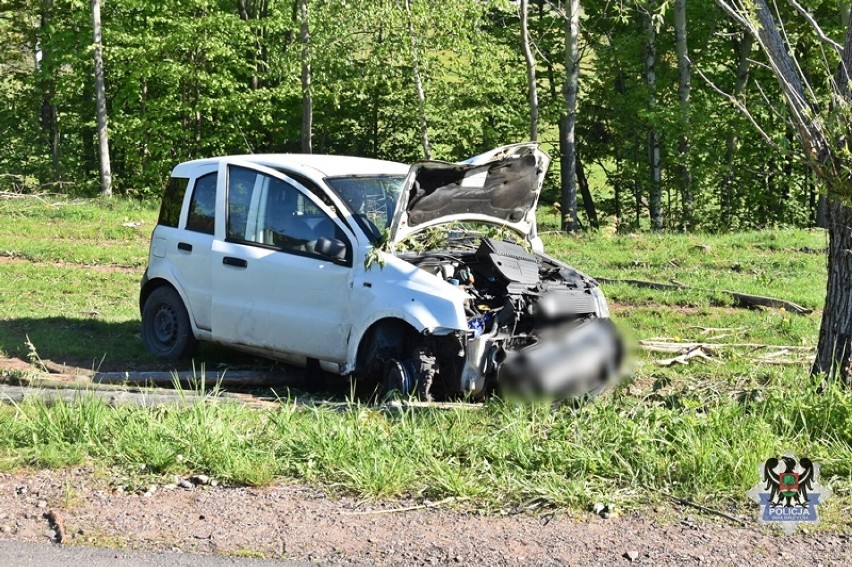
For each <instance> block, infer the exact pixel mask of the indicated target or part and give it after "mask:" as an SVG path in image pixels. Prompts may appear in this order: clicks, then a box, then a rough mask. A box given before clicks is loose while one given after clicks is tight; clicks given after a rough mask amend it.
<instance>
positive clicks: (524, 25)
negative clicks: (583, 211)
mask: <svg viewBox="0 0 852 567" xmlns="http://www.w3.org/2000/svg"><path fill="white" fill-rule="evenodd" d="M569 5H573V2H572V1H571V0H569ZM520 10H521V48H522V49H523V51H524V60H525V61H526V64H527V84H528V88H529V101H530V103H529V104H530V140H532V141H533V142H535V141H536V140H538V88H537V87H536V83H535V57H533V54H532V47H531V46H530V32H529V25H528V19H529V0H521V3H520ZM569 19H570V18H569ZM566 51H567V47H566ZM575 195H576V192H575ZM574 208H575V209H576V208H577V206H576V203H575V205H574ZM566 214H567V211H565V210H564V209H563V212H562V215H563V217H564V216H565V215H566ZM563 224H564V221H563Z"/></svg>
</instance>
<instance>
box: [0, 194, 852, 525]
mask: <svg viewBox="0 0 852 567" xmlns="http://www.w3.org/2000/svg"><path fill="white" fill-rule="evenodd" d="M0 207H2V208H3V209H4V212H6V213H9V214H5V215H3V216H2V217H0V242H1V243H2V244H0V250H4V251H5V252H6V255H7V256H12V257H15V258H18V259H16V260H13V261H6V262H4V263H2V264H0V350H2V351H4V352H6V353H8V354H10V355H14V356H19V357H21V358H23V359H25V360H26V355H27V353H28V347H27V345H26V337H27V336H29V338H30V339H31V341H32V343H33V344H34V345H35V347H36V348H37V349H38V353H39V356H41V357H42V358H44V359H51V360H59V361H62V360H64V357H72V358H77V359H80V360H84V361H85V360H91V361H96V360H99V359H100V358H101V357H102V356H103V355H104V354H105V355H106V360H107V361H108V362H107V364H112V365H122V364H124V365H130V366H134V365H136V366H151V365H154V364H155V361H153V360H152V359H151V358H150V357H149V356H148V355H147V354H146V353H145V352H144V351H143V349H142V347H141V344H140V340H139V338H138V324H139V323H138V308H137V307H136V294H137V289H138V275H141V270H140V274H137V273H135V272H134V270H135V269H136V268H134V267H141V266H143V265H144V263H145V255H146V244H147V243H146V241H147V236H148V234H149V229H150V228H151V227H152V226H153V223H154V222H155V221H154V219H155V216H156V212H155V210H154V208H153V207H150V206H148V205H144V204H136V203H128V202H123V201H120V200H118V201H116V202H114V203H110V204H108V205H104V204H99V203H80V204H64V205H62V206H60V207H54V206H51V205H50V204H43V203H35V202H28V203H24V204H22V203H10V202H1V203H0ZM77 208H80V209H81V210H80V211H76V209H77ZM23 217H25V218H26V222H25V223H21V222H19V219H21V218H23ZM125 219H130V220H143V221H144V222H145V224H144V225H143V226H144V227H145V229H144V230H143V231H141V232H140V230H139V229H127V228H126V227H121V226H120V225H121V224H123V223H124V222H127V221H126V220H125ZM542 220H543V227H544V230H547V222H549V220H548V216H547V215H543V218H542ZM54 224H55V225H56V226H54ZM59 225H62V226H64V227H65V229H59V228H57V227H58V226H59ZM116 225H118V226H116ZM48 226H49V228H45V227H48ZM16 231H17V236H15V233H16ZM60 235H64V236H61V237H60ZM545 243H546V247H547V248H548V250H549V251H550V252H551V253H552V254H554V255H555V256H558V257H560V258H563V259H565V260H568V261H569V262H570V263H571V264H573V265H575V266H576V267H578V268H579V269H581V270H583V271H585V272H587V273H589V274H591V275H594V276H603V277H610V278H641V279H652V280H656V281H668V280H669V279H675V280H677V281H681V282H683V283H685V284H687V285H691V286H695V287H697V288H701V289H702V290H704V291H694V290H690V291H678V292H658V291H652V290H644V289H637V288H634V287H632V286H627V285H606V286H605V288H604V290H605V292H606V293H607V295H608V297H609V298H610V300H611V301H612V312H613V318H614V319H615V320H616V322H617V323H618V324H619V325H620V326H621V327H622V328H623V329H625V330H627V331H629V332H630V333H631V334H632V335H633V336H634V337H635V338H637V339H648V338H653V337H667V338H670V339H674V340H713V341H715V342H733V343H739V342H755V343H763V344H777V345H806V346H812V345H814V344H815V342H816V337H817V332H818V326H819V313H818V312H817V313H814V314H812V315H809V316H796V315H791V314H788V313H785V312H783V311H777V310H764V311H751V310H744V309H739V308H735V307H734V306H732V305H731V303H730V300H729V299H728V297H727V296H725V295H723V294H720V293H718V291H719V290H722V289H732V290H737V291H743V292H747V293H758V294H762V295H773V296H778V297H783V298H785V299H789V300H792V301H795V302H797V303H800V304H801V305H804V306H806V307H810V308H815V309H819V308H820V307H821V305H822V299H823V294H824V285H825V284H824V277H825V276H824V271H825V260H824V257H823V256H822V254H821V251H822V250H823V249H824V247H825V237H824V235H823V234H822V233H820V232H816V231H802V230H772V231H761V232H753V233H740V234H731V235H706V234H702V235H648V234H641V235H623V236H621V235H611V234H606V233H605V232H601V233H596V234H589V235H582V236H579V237H572V238H569V237H565V236H562V235H557V234H545ZM113 253H115V256H112V255H111V254H113ZM0 260H2V259H0ZM110 264H117V265H121V266H127V267H130V268H129V269H124V268H122V269H112V268H111V267H110ZM93 265H98V266H99V268H97V269H95V268H93V267H92V266H93ZM93 313H96V314H94V315H93ZM699 327H703V328H699ZM710 327H713V328H724V329H728V331H711V332H708V331H707V330H706V328H710ZM708 337H709V338H708ZM223 356H226V357H227V356H228V355H227V354H225V355H223V354H222V353H220V352H218V351H213V350H212V349H211V350H208V351H206V352H204V351H203V352H202V358H204V359H206V360H205V362H206V364H207V367H210V368H212V367H215V364H216V363H217V362H218V361H220V360H221V359H222V357H223ZM663 357H664V356H663V355H655V354H648V353H638V354H637V356H636V365H635V372H634V374H633V376H632V377H631V379H630V380H628V381H627V382H626V383H625V384H624V385H623V386H622V387H621V388H620V389H619V390H618V391H616V392H615V393H613V394H611V395H608V396H606V397H604V398H601V399H598V400H596V401H594V402H593V403H587V404H581V405H571V404H562V405H560V406H558V407H553V406H552V405H550V404H544V403H536V404H519V403H514V402H511V401H501V400H492V401H490V402H489V403H487V404H486V405H485V407H484V408H483V409H481V410H478V411H470V410H465V409H452V410H438V409H423V408H421V409H413V408H412V409H408V410H405V411H401V412H397V413H387V412H383V411H381V410H380V408H377V407H375V406H372V405H370V404H369V403H368V402H365V401H359V400H357V399H352V400H350V401H351V403H350V404H349V405H345V406H344V407H343V408H342V409H341V408H336V409H332V408H329V407H304V406H299V405H296V404H293V403H289V402H287V401H286V400H284V401H283V402H282V404H281V407H280V408H279V409H275V410H249V409H246V408H244V407H242V406H237V405H229V404H214V405H197V406H193V407H188V408H166V407H164V408H156V409H144V408H136V407H120V408H109V407H107V406H105V405H103V404H101V403H98V402H94V401H91V400H81V401H80V402H79V403H77V404H71V405H69V404H62V403H59V404H55V405H52V406H46V405H44V404H42V403H39V402H27V403H24V404H21V405H17V406H9V405H6V406H0V469H4V470H17V469H20V468H22V467H69V466H75V465H80V464H84V463H88V464H96V465H97V466H98V467H105V468H106V469H108V470H111V471H123V472H122V474H128V475H130V476H131V477H133V478H135V479H136V480H135V482H137V483H138V484H139V486H145V485H146V483H147V481H148V479H147V478H146V475H154V476H163V475H171V474H189V473H204V474H208V475H211V476H213V477H215V478H218V479H221V480H224V481H227V482H232V483H237V484H249V485H264V484H267V483H269V482H272V481H273V480H275V479H276V478H282V477H283V478H291V479H298V480H303V481H306V482H310V483H313V484H317V485H321V486H323V487H326V488H327V489H328V490H330V491H341V492H347V493H354V494H358V495H362V496H365V497H376V498H380V497H398V496H405V495H408V496H414V497H421V496H422V497H428V498H431V499H439V498H445V497H448V496H455V497H459V498H466V499H469V501H470V502H471V503H472V504H473V505H476V506H478V507H483V508H487V509H496V508H502V507H507V506H531V505H533V506H537V505H554V506H564V507H586V506H589V505H590V504H591V503H593V502H599V501H605V502H616V503H620V504H621V505H624V506H635V505H639V504H641V503H645V502H652V501H658V500H660V499H661V494H662V492H666V493H671V494H675V495H678V496H685V497H688V498H692V499H694V500H697V501H701V502H703V503H706V504H709V505H711V506H734V505H743V504H745V502H746V498H745V496H744V494H745V491H746V490H747V489H748V488H749V487H750V486H752V485H754V484H755V483H756V482H757V472H756V471H757V466H758V464H759V463H760V462H761V461H762V460H764V459H766V458H767V457H769V456H772V455H777V454H779V453H783V452H785V451H793V452H795V453H796V454H797V455H800V456H802V455H806V456H809V457H811V458H812V459H815V460H816V461H818V462H820V463H822V465H823V468H822V474H823V478H824V479H826V480H828V479H830V484H831V486H832V488H833V489H834V491H835V497H834V500H833V503H832V502H830V503H829V505H827V510H826V512H827V514H826V515H827V516H829V517H832V518H833V520H832V524H831V525H832V526H834V527H836V528H842V527H843V526H847V525H848V524H846V522H848V520H846V519H845V518H846V515H845V514H843V513H840V511H841V510H842V509H843V507H845V506H849V505H850V504H852V498H850V491H852V390H847V389H843V388H841V387H838V386H837V385H836V384H829V385H828V387H827V389H826V388H825V384H823V383H822V381H821V380H820V379H819V378H818V377H817V378H812V377H810V376H809V375H808V372H807V368H806V366H804V365H802V366H769V365H764V364H759V363H756V362H755V361H754V360H753V355H752V354H751V353H749V352H748V351H746V350H741V349H740V350H737V349H731V350H730V351H729V352H727V351H726V352H725V353H724V354H722V355H719V356H718V357H717V359H716V360H715V361H713V362H701V361H693V362H691V363H690V364H689V365H681V366H675V367H672V368H663V367H660V366H659V365H657V364H655V360H656V359H658V358H663ZM823 390H824V391H823ZM142 465H144V471H145V472H144V473H142V472H139V471H140V470H142Z"/></svg>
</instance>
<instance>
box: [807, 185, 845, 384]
mask: <svg viewBox="0 0 852 567" xmlns="http://www.w3.org/2000/svg"><path fill="white" fill-rule="evenodd" d="M850 250H852V208H850V207H848V206H846V205H843V204H841V203H840V202H838V201H834V200H829V201H828V285H827V287H826V295H825V306H824V308H823V312H822V323H821V325H820V329H819V343H818V345H817V357H816V361H815V362H814V366H813V372H815V373H816V372H825V373H826V374H828V375H829V376H835V375H839V376H840V377H842V379H843V380H844V381H845V382H846V383H847V384H850V378H852V367H850V359H852V290H850V283H852V254H850V253H849V251H850Z"/></svg>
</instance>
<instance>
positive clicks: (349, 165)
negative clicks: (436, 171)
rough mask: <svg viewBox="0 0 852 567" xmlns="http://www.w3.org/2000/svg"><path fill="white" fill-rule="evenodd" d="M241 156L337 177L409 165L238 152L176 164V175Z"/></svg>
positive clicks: (398, 170) (396, 171) (392, 171)
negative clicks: (243, 153)
mask: <svg viewBox="0 0 852 567" xmlns="http://www.w3.org/2000/svg"><path fill="white" fill-rule="evenodd" d="M229 159H233V160H240V161H246V162H251V163H256V164H258V165H263V166H266V167H271V168H274V169H277V168H285V169H291V170H294V171H300V170H301V171H303V170H305V169H307V168H310V169H313V170H314V171H316V172H318V173H319V174H320V175H321V176H323V177H337V176H341V175H376V174H379V175H405V174H406V173H408V168H409V166H408V165H406V164H404V163H399V162H395V161H385V160H380V159H372V158H363V157H354V156H333V155H322V154H248V155H235V156H220V157H214V158H206V159H197V160H193V161H187V162H184V163H182V164H180V165H178V166H177V167H175V169H174V171H173V172H172V175H175V176H183V175H190V174H192V173H194V172H197V171H198V170H199V169H206V170H207V171H209V170H210V168H209V167H204V166H212V165H216V164H218V163H219V162H220V161H222V160H229Z"/></svg>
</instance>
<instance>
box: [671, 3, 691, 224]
mask: <svg viewBox="0 0 852 567" xmlns="http://www.w3.org/2000/svg"><path fill="white" fill-rule="evenodd" d="M674 28H675V52H676V54H677V76H678V99H679V101H680V126H681V128H682V129H683V130H682V132H681V135H680V140H679V141H678V148H677V152H678V157H679V158H680V164H679V165H678V169H679V170H680V172H679V173H680V175H679V176H678V177H679V179H680V194H681V200H682V203H683V220H682V224H683V226H684V227H686V228H692V227H693V218H692V217H693V195H692V174H691V172H690V169H689V134H688V130H689V93H690V86H691V85H690V71H689V48H688V45H687V41H686V0H674Z"/></svg>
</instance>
